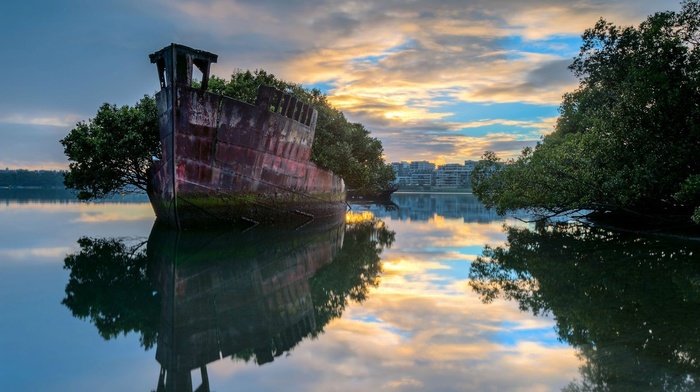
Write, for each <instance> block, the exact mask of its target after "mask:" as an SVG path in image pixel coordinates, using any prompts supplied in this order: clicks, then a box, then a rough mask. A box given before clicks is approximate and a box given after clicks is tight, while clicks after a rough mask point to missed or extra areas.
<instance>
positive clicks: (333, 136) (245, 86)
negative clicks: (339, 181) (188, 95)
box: [209, 70, 394, 192]
mask: <svg viewBox="0 0 700 392" xmlns="http://www.w3.org/2000/svg"><path fill="white" fill-rule="evenodd" d="M260 85H267V86H272V87H275V88H277V89H279V90H282V91H284V92H286V93H289V94H292V95H293V96H295V97H296V98H297V99H300V100H302V101H304V102H306V103H308V104H310V105H311V106H313V107H314V109H316V110H317V111H318V119H317V122H316V135H315V138H314V144H313V147H312V150H311V161H312V162H314V163H316V164H317V165H319V166H321V167H324V168H326V169H329V170H331V171H333V172H334V173H336V174H338V175H339V176H341V177H343V179H344V180H345V184H346V185H347V187H348V188H350V189H354V190H361V191H366V192H378V191H381V190H384V189H385V188H386V187H387V186H388V184H389V182H390V181H392V180H393V179H394V171H393V170H392V169H391V166H389V165H387V164H386V163H385V162H384V158H383V156H382V154H383V151H384V148H383V146H382V143H381V141H379V140H378V139H376V138H373V137H371V136H370V132H369V131H368V130H367V129H366V128H365V127H364V126H363V125H362V124H359V123H351V122H349V121H348V120H347V119H346V118H345V115H344V114H343V112H341V111H339V110H338V109H336V108H335V107H333V105H331V104H330V102H328V97H327V96H326V95H325V94H323V93H321V91H320V90H318V89H311V90H309V89H306V88H304V87H303V86H301V85H299V84H295V83H290V82H286V81H284V80H281V79H278V78H276V77H275V76H274V75H273V74H269V73H267V72H265V71H264V70H255V71H254V72H251V71H241V70H237V71H236V72H234V73H233V75H231V79H230V80H228V81H226V80H224V79H221V78H218V77H216V76H213V77H212V78H211V79H210V80H209V91H211V92H215V93H218V94H223V95H226V96H229V97H232V98H235V99H239V100H241V101H243V102H248V103H250V104H253V103H254V102H255V98H256V97H257V91H258V86H260Z"/></svg>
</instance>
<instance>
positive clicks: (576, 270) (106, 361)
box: [0, 191, 700, 391]
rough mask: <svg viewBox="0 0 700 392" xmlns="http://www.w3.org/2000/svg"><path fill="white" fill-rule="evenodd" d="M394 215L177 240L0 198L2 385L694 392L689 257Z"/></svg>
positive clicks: (450, 219)
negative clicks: (684, 391) (289, 228)
mask: <svg viewBox="0 0 700 392" xmlns="http://www.w3.org/2000/svg"><path fill="white" fill-rule="evenodd" d="M394 200H395V202H396V204H397V205H398V207H396V206H393V207H387V206H370V205H367V206H362V205H353V209H352V211H351V213H349V214H348V216H347V217H346V220H345V221H340V222H321V223H320V224H315V225H307V226H304V227H300V228H296V229H295V230H284V231H280V230H273V229H263V228H253V229H251V230H248V231H245V232H240V231H235V232H187V233H176V232H173V231H171V230H168V229H166V228H162V227H159V226H157V225H154V222H153V220H154V218H153V213H152V210H151V207H150V205H149V204H148V203H147V202H146V201H145V200H144V199H139V198H130V199H128V200H124V201H126V202H121V200H117V201H118V202H110V203H100V204H81V203H73V202H71V201H70V199H69V198H62V197H59V196H57V195H41V194H38V193H36V192H35V193H33V194H31V195H28V194H22V193H21V192H19V193H17V192H15V193H13V194H9V193H7V192H6V193H2V192H1V191H0V315H2V316H1V317H0V384H1V385H2V388H1V389H3V390H18V391H24V390H26V391H30V390H31V391H95V390H99V391H154V390H159V388H162V390H193V389H196V388H197V387H199V386H203V387H206V386H207V384H208V387H209V388H210V390H212V391H228V390H243V391H249V390H265V391H267V390H279V391H290V390H291V391H365V390H389V391H413V390H430V391H465V390H466V391H559V390H567V391H578V390H587V391H588V390H613V391H614V390H629V391H638V390H674V391H682V390H688V391H691V390H696V389H698V388H700V386H697V385H696V381H697V380H698V373H699V372H698V369H699V366H700V363H699V362H698V360H699V354H700V352H699V351H698V350H700V322H698V320H700V245H699V244H698V243H696V242H692V241H671V240H661V239H657V238H643V237H642V238H640V237H639V236H633V235H629V234H621V233H613V232H609V231H600V230H594V229H589V228H582V227H577V226H571V225H560V226H556V227H548V228H537V227H533V226H529V225H527V224H525V223H522V222H520V221H519V220H516V219H505V218H502V217H498V216H496V215H494V214H493V213H490V212H489V211H487V210H485V209H484V208H483V207H482V206H481V205H480V204H479V203H478V202H477V201H476V200H475V199H474V198H473V197H472V196H471V195H448V194H438V195H428V194H396V195H395V196H394ZM504 225H505V227H504ZM486 245H488V246H487V247H486V249H485V246H486ZM201 390H207V389H205V388H203V389H201Z"/></svg>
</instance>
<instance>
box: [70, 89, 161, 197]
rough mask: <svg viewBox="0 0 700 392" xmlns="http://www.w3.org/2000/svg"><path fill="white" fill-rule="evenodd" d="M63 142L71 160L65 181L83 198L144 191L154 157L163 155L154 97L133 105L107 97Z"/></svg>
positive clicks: (148, 97)
mask: <svg viewBox="0 0 700 392" xmlns="http://www.w3.org/2000/svg"><path fill="white" fill-rule="evenodd" d="M61 144H62V145H63V149H64V152H65V154H66V156H67V157H68V159H69V160H70V161H71V163H70V164H69V169H70V170H69V172H68V173H67V174H66V175H65V179H64V182H65V185H66V187H67V188H70V189H75V190H78V191H79V193H78V198H79V199H81V200H91V199H101V198H104V197H107V196H111V195H114V194H118V193H130V192H134V191H138V190H141V191H145V190H146V187H147V184H148V178H147V175H146V170H147V169H148V167H149V166H150V164H151V157H153V156H159V155H160V148H159V131H158V116H157V111H156V103H155V99H154V98H153V97H151V96H147V95H146V96H144V97H143V98H142V99H141V100H140V101H139V102H138V103H136V105H134V106H133V107H130V106H122V107H120V108H118V107H117V106H116V105H109V104H107V103H105V104H103V105H102V106H101V107H100V109H99V110H98V111H97V115H96V116H95V118H93V119H91V120H89V121H88V122H84V121H81V122H79V123H78V124H77V125H76V127H75V128H73V129H72V130H71V131H70V133H69V134H68V135H67V136H66V137H65V138H64V139H62V140H61Z"/></svg>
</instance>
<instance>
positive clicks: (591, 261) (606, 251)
mask: <svg viewBox="0 0 700 392" xmlns="http://www.w3.org/2000/svg"><path fill="white" fill-rule="evenodd" d="M506 230H507V234H508V243H507V244H506V246H505V247H497V248H491V247H488V246H487V247H486V248H485V249H484V251H483V254H482V256H480V257H478V258H477V260H476V261H475V262H474V263H473V264H472V267H471V270H470V279H471V283H470V284H471V286H472V288H473V289H474V290H475V291H476V292H477V293H479V294H480V295H481V297H482V300H483V301H484V302H486V303H488V302H491V301H493V300H494V299H495V298H497V297H499V296H502V297H504V298H506V299H510V300H516V301H518V303H519V306H520V308H521V309H522V310H528V311H531V312H533V313H534V314H536V315H542V314H547V313H551V314H552V315H553V316H554V318H555V319H556V331H557V333H558V335H559V338H560V339H561V340H562V341H564V342H567V343H568V344H570V345H572V346H573V347H576V348H577V349H579V353H580V356H581V358H582V360H583V361H584V365H583V366H582V368H581V375H582V378H583V380H582V381H580V382H572V383H571V384H570V385H569V386H567V387H566V388H565V390H568V391H584V390H585V391H640V390H669V391H690V390H697V388H700V384H699V383H700V362H698V361H700V322H698V320H700V263H699V261H700V258H699V256H700V243H698V242H696V241H689V240H674V239H662V238H652V237H640V236H639V235H635V234H631V233H619V232H611V231H608V230H604V229H599V228H591V227H587V226H584V225H581V224H574V223H560V224H552V225H540V226H538V227H536V228H535V229H527V228H517V227H508V228H506Z"/></svg>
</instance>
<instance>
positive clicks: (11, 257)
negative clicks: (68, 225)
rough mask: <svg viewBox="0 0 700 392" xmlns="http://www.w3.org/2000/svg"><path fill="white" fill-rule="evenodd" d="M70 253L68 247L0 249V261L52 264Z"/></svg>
mask: <svg viewBox="0 0 700 392" xmlns="http://www.w3.org/2000/svg"><path fill="white" fill-rule="evenodd" d="M70 251H72V249H71V248H69V247H63V246H60V247H53V248H21V249H0V259H2V260H3V261H22V262H26V261H27V260H30V261H37V260H39V261H42V262H47V261H50V262H53V261H54V260H56V259H61V258H62V257H64V256H65V255H66V254H67V253H69V252H70Z"/></svg>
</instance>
